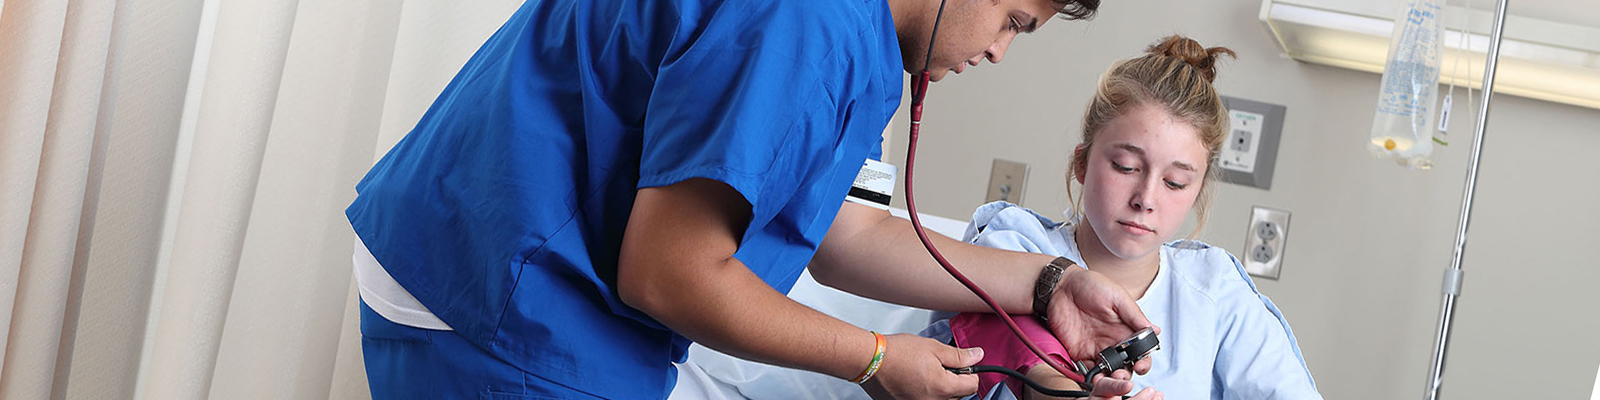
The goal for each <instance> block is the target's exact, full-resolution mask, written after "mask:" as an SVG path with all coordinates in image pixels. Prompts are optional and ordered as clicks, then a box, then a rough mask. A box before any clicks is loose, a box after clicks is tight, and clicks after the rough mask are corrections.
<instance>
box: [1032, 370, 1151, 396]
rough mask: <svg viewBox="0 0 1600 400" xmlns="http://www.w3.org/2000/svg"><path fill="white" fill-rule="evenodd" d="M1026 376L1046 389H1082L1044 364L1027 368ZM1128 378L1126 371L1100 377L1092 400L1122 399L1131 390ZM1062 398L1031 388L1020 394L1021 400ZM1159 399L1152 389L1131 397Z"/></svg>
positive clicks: (1141, 391) (1131, 385)
mask: <svg viewBox="0 0 1600 400" xmlns="http://www.w3.org/2000/svg"><path fill="white" fill-rule="evenodd" d="M1027 375H1028V379H1032V380H1033V381H1034V382H1038V383H1039V384H1040V385H1044V387H1046V388H1050V389H1057V390H1080V389H1082V388H1080V387H1078V383H1077V382H1073V381H1072V380H1071V379H1067V377H1066V376H1062V375H1061V373H1060V372H1056V370H1054V369H1050V366H1048V365H1045V364H1039V365H1035V366H1033V367H1032V368H1028V374H1027ZM1130 376H1131V375H1129V374H1128V371H1127V370H1116V371H1114V372H1112V373H1111V376H1110V377H1105V376H1102V377H1101V378H1100V379H1099V380H1097V381H1095V386H1094V392H1093V393H1091V394H1092V395H1094V396H1095V397H1093V399H1120V398H1122V395H1123V394H1126V393H1128V392H1130V391H1132V390H1133V382H1130V381H1128V378H1129V377H1130ZM1062 398H1063V397H1055V396H1049V395H1045V394H1043V393H1039V392H1038V391H1036V390H1033V388H1032V387H1029V388H1027V390H1025V391H1023V392H1022V400H1047V399H1062ZM1160 398H1162V395H1161V392H1157V391H1156V390H1155V389H1154V388H1144V390H1140V391H1139V393H1138V394H1136V395H1134V396H1133V399H1135V400H1153V399H1160Z"/></svg>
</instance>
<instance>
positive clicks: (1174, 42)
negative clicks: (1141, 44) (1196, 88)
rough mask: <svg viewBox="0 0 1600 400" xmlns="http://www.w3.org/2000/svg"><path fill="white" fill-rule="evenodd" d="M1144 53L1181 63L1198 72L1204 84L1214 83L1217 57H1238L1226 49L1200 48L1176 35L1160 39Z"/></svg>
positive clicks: (1194, 42) (1189, 40)
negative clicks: (1225, 55)
mask: <svg viewBox="0 0 1600 400" xmlns="http://www.w3.org/2000/svg"><path fill="white" fill-rule="evenodd" d="M1145 52H1147V53H1150V54H1152V55H1159V56H1166V57H1172V58H1176V59H1178V60H1180V61H1183V62H1184V63H1186V64H1189V66H1192V67H1194V68H1195V69H1196V70H1199V71H1200V75H1201V76H1204V77H1205V78H1206V82H1214V81H1216V79H1217V58H1218V57H1220V56H1221V55H1222V54H1227V55H1228V56H1229V57H1234V58H1238V57H1239V56H1238V55H1237V54H1234V52H1233V50H1229V49H1228V48H1226V47H1212V48H1206V47H1205V46H1201V45H1200V42H1196V41H1194V39H1190V38H1187V37H1183V36H1178V35H1172V36H1167V37H1166V38H1164V39H1161V42H1159V43H1156V44H1152V45H1150V48H1148V49H1145Z"/></svg>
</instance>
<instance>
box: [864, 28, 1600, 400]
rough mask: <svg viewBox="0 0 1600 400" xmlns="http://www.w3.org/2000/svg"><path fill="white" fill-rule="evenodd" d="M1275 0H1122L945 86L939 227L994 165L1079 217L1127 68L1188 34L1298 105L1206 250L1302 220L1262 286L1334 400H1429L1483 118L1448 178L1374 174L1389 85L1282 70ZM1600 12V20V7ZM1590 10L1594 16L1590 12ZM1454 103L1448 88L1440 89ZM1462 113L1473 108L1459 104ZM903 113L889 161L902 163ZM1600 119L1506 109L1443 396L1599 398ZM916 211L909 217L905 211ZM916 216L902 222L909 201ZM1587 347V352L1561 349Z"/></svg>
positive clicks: (1501, 110) (1235, 247)
mask: <svg viewBox="0 0 1600 400" xmlns="http://www.w3.org/2000/svg"><path fill="white" fill-rule="evenodd" d="M1259 7H1260V2H1259V1H1255V0H1229V1H1206V2H1190V1H1176V0H1161V1H1149V0H1147V1H1107V2H1105V3H1104V4H1103V5H1102V8H1101V15H1100V16H1099V17H1098V18H1097V19H1096V20H1094V21H1092V22H1089V23H1082V22H1068V21H1062V20H1055V21H1052V22H1051V23H1050V24H1049V25H1048V26H1046V27H1045V28H1044V29H1042V30H1040V32H1039V33H1036V34H1034V35H1030V36H1025V37H1022V38H1019V39H1018V40H1017V41H1016V43H1015V44H1014V45H1013V46H1012V48H1011V49H1012V50H1011V54H1008V55H1007V56H1006V58H1005V62H1004V63H1003V64H1001V65H988V64H985V65H983V66H981V67H978V68H977V69H975V70H969V71H967V72H966V73H964V74H962V75H960V76H955V75H951V76H950V78H951V79H947V80H946V81H944V82H941V83H936V84H934V85H933V86H932V88H931V89H930V98H929V100H928V104H927V106H926V114H925V115H924V119H923V121H924V125H923V135H922V139H921V141H922V143H921V144H920V149H919V153H920V157H919V159H920V160H922V163H921V164H920V165H919V166H918V167H919V168H918V169H917V171H918V173H919V174H920V175H919V179H918V182H917V183H918V184H919V185H920V186H919V187H920V189H919V193H920V196H918V199H919V204H918V205H919V206H920V207H919V208H920V211H922V212H924V213H931V214H937V215H943V216H947V217H952V218H959V219H965V218H967V217H968V216H970V214H971V211H972V209H973V208H974V207H976V206H977V205H979V203H981V202H982V201H983V194H984V185H985V184H986V183H987V179H988V172H989V167H990V162H991V160H992V159H993V158H1004V159H1010V160H1015V161H1022V162H1026V163H1028V164H1029V165H1030V166H1031V167H1032V170H1031V172H1030V176H1029V181H1028V188H1027V193H1026V197H1025V198H1024V199H1023V205H1025V206H1029V207H1032V208H1035V209H1038V210H1040V211H1041V212H1044V213H1045V214H1046V215H1059V214H1060V212H1061V211H1062V210H1065V209H1066V208H1067V207H1068V204H1069V203H1068V201H1067V199H1066V192H1065V190H1064V182H1065V180H1064V175H1063V174H1064V172H1065V170H1066V164H1065V155H1066V154H1068V151H1069V150H1070V149H1071V148H1072V146H1074V145H1076V144H1077V142H1078V137H1079V136H1078V135H1079V134H1080V132H1079V126H1080V125H1081V119H1082V113H1083V107H1084V105H1085V103H1086V101H1087V99H1088V97H1089V95H1090V94H1091V93H1092V91H1093V89H1094V82H1095V80H1096V78H1097V76H1098V75H1099V74H1100V73H1101V72H1103V71H1104V70H1105V68H1106V67H1107V66H1109V65H1110V63H1111V62H1112V61H1113V60H1116V59H1119V58H1126V57H1130V56H1134V55H1137V54H1140V53H1141V52H1142V50H1143V48H1144V46H1145V45H1147V44H1149V43H1151V42H1153V41H1154V40H1156V39H1157V38H1159V37H1161V36H1163V35H1166V34H1170V33H1180V34H1185V35H1188V36H1191V37H1194V38H1196V39H1197V40H1199V41H1200V42H1201V43H1203V44H1206V45H1208V46H1217V45H1221V46H1228V47H1231V48H1233V49H1234V50H1236V51H1238V52H1239V54H1240V59H1239V60H1237V61H1233V62H1225V63H1224V64H1223V65H1222V67H1221V70H1220V77H1219V78H1218V81H1217V86H1218V88H1219V89H1220V90H1221V92H1222V93H1223V94H1226V95H1229V96H1234V97H1240V98H1246V99H1252V100H1258V101H1265V102H1269V103H1276V104H1283V105H1286V106H1288V116H1287V118H1286V122H1285V124H1284V136H1283V140H1282V143H1281V145H1280V147H1279V155H1278V163H1277V171H1276V175H1275V177H1274V178H1273V182H1272V190H1270V191H1267V190H1259V189H1254V188H1246V187H1242V186H1236V185H1231V184H1225V183H1219V184H1218V186H1217V187H1216V189H1217V191H1216V195H1217V197H1216V200H1217V201H1216V203H1215V206H1214V207H1213V209H1212V211H1211V219H1210V222H1208V224H1207V225H1206V226H1205V229H1204V230H1203V231H1202V232H1201V233H1200V234H1199V235H1198V237H1199V238H1200V239H1201V240H1203V241H1206V242H1208V243H1211V244H1213V245H1218V246H1222V247H1224V248H1227V249H1228V250H1230V251H1232V252H1234V253H1236V254H1237V253H1239V252H1240V250H1241V247H1242V246H1243V243H1244V239H1245V227H1246V225H1247V221H1248V218H1249V212H1250V207H1251V206H1252V205H1262V206H1269V207H1274V208H1281V209H1287V210H1290V211H1291V212H1293V217H1292V219H1291V221H1290V229H1289V234H1288V242H1287V243H1288V244H1287V245H1288V248H1287V249H1286V250H1285V253H1284V254H1285V255H1284V257H1285V261H1284V262H1285V264H1284V267H1283V272H1282V276H1281V279H1280V280H1277V281H1273V280H1266V279H1257V280H1256V283H1257V285H1258V286H1259V287H1260V289H1261V290H1262V291H1263V292H1265V293H1266V294H1267V295H1269V296H1270V297H1271V298H1272V299H1273V301H1274V302H1276V303H1277V304H1278V306H1279V307H1281V308H1282V309H1283V311H1284V313H1285V314H1286V316H1287V317H1288V318H1289V321H1290V322H1291V323H1292V324H1293V327H1294V329H1295V333H1296V335H1297V336H1298V338H1299V340H1300V346H1301V348H1302V350H1303V351H1304V353H1305V356H1306V359H1307V363H1308V364H1309V366H1310V368H1311V371H1312V373H1313V374H1314V375H1315V377H1316V379H1317V382H1318V384H1319V387H1320V389H1321V390H1322V393H1323V395H1324V396H1325V397H1327V398H1329V399H1414V398H1420V397H1421V396H1422V394H1423V389H1424V375H1426V372H1427V369H1428V365H1429V362H1430V360H1431V346H1432V344H1433V336H1434V325H1435V323H1436V319H1437V317H1438V309H1439V303H1440V299H1439V297H1440V295H1439V287H1440V277H1441V274H1442V272H1443V269H1445V268H1446V267H1448V266H1449V264H1450V257H1451V252H1452V246H1453V241H1454V238H1455V230H1456V219H1457V215H1458V213H1459V212H1460V206H1461V194H1462V188H1463V185H1464V182H1465V177H1466V168H1467V158H1468V154H1469V152H1470V142H1471V138H1470V136H1471V133H1470V131H1471V127H1472V124H1473V121H1472V119H1473V118H1474V114H1473V113H1471V112H1469V111H1467V110H1466V108H1465V107H1459V108H1457V110H1456V112H1455V114H1454V115H1453V121H1452V124H1451V126H1452V128H1453V129H1452V141H1453V143H1455V144H1454V145H1452V146H1449V147H1445V148H1443V149H1442V150H1439V151H1438V152H1437V153H1436V155H1435V158H1436V162H1437V166H1436V167H1435V168H1434V169H1433V170H1431V171H1408V170H1405V169H1403V168H1401V167H1398V166H1395V165H1394V164H1393V163H1390V162H1386V161H1379V160H1374V159H1372V158H1371V157H1370V156H1369V155H1368V154H1367V152H1366V150H1365V148H1364V147H1363V146H1364V143H1365V141H1366V138H1367V135H1368V131H1369V129H1370V127H1371V123H1372V115H1373V105H1374V103H1375V100H1376V98H1377V93H1376V91H1377V87H1378V80H1379V76H1378V75H1376V74H1370V73H1364V72H1356V71H1350V70H1344V69H1338V68H1332V67H1325V66H1320V65H1312V64H1304V63H1300V62H1296V61H1293V60H1289V59H1287V58H1285V57H1283V56H1281V55H1280V50H1279V48H1278V46H1277V44H1276V43H1275V42H1274V41H1273V39H1272V38H1271V35H1270V34H1269V33H1268V31H1267V29H1266V27H1265V26H1264V25H1263V24H1261V23H1260V22H1259V21H1258V20H1257V19H1256V14H1257V11H1258V9H1259ZM1587 7H1600V6H1587ZM1581 11H1584V12H1589V11H1595V10H1581ZM1441 92H1442V89H1441ZM1456 97H1457V101H1456V103H1457V104H1458V105H1461V104H1465V102H1463V101H1461V99H1462V98H1463V94H1462V92H1460V91H1458V94H1457V96H1456ZM905 118H906V114H905V113H904V112H902V113H900V114H898V115H897V119H896V121H895V122H894V123H893V124H891V130H892V133H891V135H890V136H891V137H890V139H889V140H890V143H889V146H888V148H889V149H890V150H889V155H888V158H890V159H891V160H892V161H893V162H894V163H896V164H903V162H904V152H905V148H906V143H905V141H906V137H905V136H906V135H905V134H904V133H903V132H900V131H901V130H903V129H904V127H905V126H906V125H907V123H906V121H905ZM1597 126H1600V110H1593V109H1586V108H1577V107H1571V106H1565V105H1560V104H1555V103H1547V102H1542V101H1536V100H1529V99H1523V98H1517V97H1510V96H1498V97H1495V101H1494V105H1493V113H1492V114H1491V118H1490V124H1489V131H1488V135H1487V138H1486V139H1485V143H1486V146H1485V149H1484V151H1483V157H1482V166H1481V168H1480V174H1479V180H1478V186H1477V188H1478V190H1477V198H1476V200H1475V204H1474V213H1473V219H1472V222H1473V224H1472V227H1471V228H1472V229H1471V232H1470V235H1469V242H1468V244H1469V247H1468V249H1467V253H1466V260H1465V263H1464V268H1465V269H1466V270H1467V274H1466V281H1465V287H1464V289H1463V297H1462V298H1461V299H1460V301H1459V302H1458V303H1457V313H1456V325H1455V327H1456V328H1455V329H1456V331H1455V334H1454V337H1453V341H1452V346H1451V352H1450V359H1449V364H1448V366H1449V368H1448V369H1447V371H1446V374H1445V379H1446V380H1445V389H1444V394H1445V395H1447V396H1448V397H1449V398H1457V399H1479V398H1482V399H1487V398H1559V399H1574V398H1584V397H1587V396H1589V395H1590V391H1591V390H1592V388H1593V387H1594V379H1595V372H1596V367H1597V360H1600V344H1597V343H1596V341H1594V340H1592V339H1589V338H1592V337H1593V332H1595V331H1597V330H1600V313H1597V312H1595V311H1593V308H1594V306H1595V305H1596V304H1600V295H1597V294H1596V291H1595V290H1594V289H1593V286H1594V283H1595V282H1600V269H1597V268H1595V267H1596V265H1595V261H1593V260H1594V254H1595V253H1594V251H1593V250H1590V249H1589V247H1588V246H1595V245H1600V232H1597V231H1596V230H1595V228H1596V225H1597V223H1600V211H1596V207H1595V205H1596V203H1597V202H1596V200H1595V199H1597V198H1600V163H1597V162H1596V158H1597V156H1596V153H1597V152H1600V128H1596V127H1597ZM897 201H902V200H901V199H899V198H897ZM900 206H902V207H903V204H901V205H900ZM1562 338H1579V339H1578V340H1572V341H1571V342H1572V343H1571V346H1570V347H1565V346H1560V345H1558V344H1555V343H1552V342H1556V343H1559V342H1560V341H1561V339H1562Z"/></svg>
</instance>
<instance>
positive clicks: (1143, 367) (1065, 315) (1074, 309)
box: [1046, 267, 1161, 388]
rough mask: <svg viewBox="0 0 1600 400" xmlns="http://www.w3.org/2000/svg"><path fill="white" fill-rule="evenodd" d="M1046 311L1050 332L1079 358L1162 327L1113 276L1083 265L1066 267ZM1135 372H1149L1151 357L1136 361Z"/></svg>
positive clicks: (1089, 355)
mask: <svg viewBox="0 0 1600 400" xmlns="http://www.w3.org/2000/svg"><path fill="white" fill-rule="evenodd" d="M1047 313H1048V314H1046V315H1048V316H1049V321H1048V325H1049V326H1050V332H1053V333H1055V334H1056V338H1057V339H1061V344H1062V345H1065V346H1066V347H1067V350H1068V351H1069V352H1070V353H1071V354H1072V356H1073V357H1074V358H1076V359H1079V360H1083V359H1089V358H1094V357H1096V356H1097V355H1098V354H1100V350H1104V349H1105V348H1106V347H1110V346H1112V345H1115V344H1117V343H1120V342H1122V341H1123V340H1127V339H1128V338H1129V337H1131V336H1133V334H1134V332H1138V331H1139V330H1141V329H1144V328H1155V332H1156V333H1157V334H1160V333H1161V328H1159V327H1156V326H1155V325H1153V324H1151V323H1150V320H1149V319H1146V318H1145V317H1144V312H1142V311H1139V305H1138V304H1136V303H1134V302H1133V298H1131V297H1129V296H1128V291H1127V290H1124V289H1123V288H1122V287H1121V286H1118V285H1117V284H1116V283H1115V282H1112V281H1111V279H1110V278H1106V277H1105V276H1104V275H1100V274H1099V273H1097V272H1094V271H1090V270H1087V269H1083V268H1077V267H1073V268H1067V269H1066V271H1064V272H1063V275H1062V276H1061V282H1060V283H1058V284H1056V293H1055V298H1053V299H1051V300H1050V309H1049V310H1047ZM1134 372H1137V373H1139V374H1141V375H1143V374H1144V373H1146V372H1150V359H1149V358H1145V359H1143V360H1139V362H1137V363H1135V364H1134ZM1097 388H1098V386H1097ZM1130 388H1131V387H1130Z"/></svg>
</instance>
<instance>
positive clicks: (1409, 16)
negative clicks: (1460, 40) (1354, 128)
mask: <svg viewBox="0 0 1600 400" xmlns="http://www.w3.org/2000/svg"><path fill="white" fill-rule="evenodd" d="M1405 5H1406V7H1405V8H1404V9H1403V12H1402V13H1401V14H1400V17H1399V18H1396V19H1395V26H1394V33H1393V34H1392V35H1391V37H1390V38H1389V40H1390V41H1389V61H1388V63H1387V64H1385V65H1384V67H1383V82H1382V83H1381V84H1380V86H1379V87H1378V107H1377V113H1376V114H1377V115H1376V116H1375V117H1373V120H1372V141H1371V142H1369V143H1368V144H1367V150H1368V151H1369V152H1371V153H1372V155H1373V156H1376V157H1379V158H1387V159H1392V160H1395V161H1396V162H1398V163H1400V165H1404V166H1407V167H1411V168H1420V169H1428V168H1432V167H1433V159H1432V155H1433V142H1432V140H1433V116H1434V114H1435V113H1434V112H1433V111H1434V110H1433V104H1434V97H1435V96H1436V95H1437V92H1438V91H1439V66H1440V60H1439V45H1440V42H1441V33H1442V29H1441V28H1442V26H1441V20H1440V19H1439V17H1440V13H1441V12H1442V9H1443V0H1406V2H1405Z"/></svg>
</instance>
